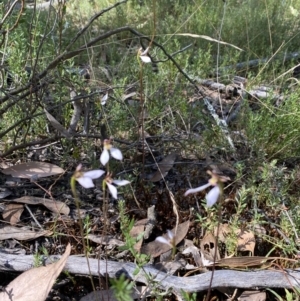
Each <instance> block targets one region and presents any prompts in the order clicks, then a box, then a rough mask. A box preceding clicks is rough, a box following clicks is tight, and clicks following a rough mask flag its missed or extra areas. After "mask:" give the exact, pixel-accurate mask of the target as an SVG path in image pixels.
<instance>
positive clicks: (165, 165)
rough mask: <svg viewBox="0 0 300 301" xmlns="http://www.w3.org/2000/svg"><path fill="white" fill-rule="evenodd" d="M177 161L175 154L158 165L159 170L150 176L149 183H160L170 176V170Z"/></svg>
mask: <svg viewBox="0 0 300 301" xmlns="http://www.w3.org/2000/svg"><path fill="white" fill-rule="evenodd" d="M175 160H176V154H175V153H171V154H170V155H168V156H166V157H165V158H164V159H163V160H162V161H161V162H159V163H158V164H157V165H158V170H157V171H156V172H155V173H154V174H153V175H151V176H150V178H149V181H151V182H158V181H160V180H161V179H162V178H164V177H165V176H166V175H167V174H168V172H169V170H170V169H171V168H172V167H173V165H174V162H175Z"/></svg>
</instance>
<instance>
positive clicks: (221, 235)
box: [214, 224, 231, 243]
mask: <svg viewBox="0 0 300 301" xmlns="http://www.w3.org/2000/svg"><path fill="white" fill-rule="evenodd" d="M218 228H219V231H218ZM230 232H231V230H230V228H229V225H228V224H220V225H219V226H218V227H215V229H214V235H215V237H217V235H218V239H219V241H220V242H223V243H225V241H226V237H227V235H228V234H229V233H230Z"/></svg>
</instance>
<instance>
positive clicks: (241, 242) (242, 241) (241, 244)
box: [236, 229, 255, 256]
mask: <svg viewBox="0 0 300 301" xmlns="http://www.w3.org/2000/svg"><path fill="white" fill-rule="evenodd" d="M236 234H237V236H238V242H237V244H238V245H237V247H238V251H250V252H251V254H252V256H253V255H254V248H255V237H254V234H253V232H251V231H247V230H244V231H242V230H240V229H239V230H238V231H237V233H236Z"/></svg>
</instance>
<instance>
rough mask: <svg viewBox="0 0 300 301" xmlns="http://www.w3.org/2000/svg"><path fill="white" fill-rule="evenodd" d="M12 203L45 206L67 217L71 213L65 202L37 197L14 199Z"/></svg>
mask: <svg viewBox="0 0 300 301" xmlns="http://www.w3.org/2000/svg"><path fill="white" fill-rule="evenodd" d="M10 201H11V202H15V203H22V204H29V205H44V206H45V207H46V208H48V209H49V210H51V211H52V212H54V213H61V214H65V215H68V214H69V213H70V208H69V207H68V206H67V205H66V204H65V203H63V202H60V201H55V200H50V199H44V198H39V197H35V196H23V197H21V198H18V199H13V200H10Z"/></svg>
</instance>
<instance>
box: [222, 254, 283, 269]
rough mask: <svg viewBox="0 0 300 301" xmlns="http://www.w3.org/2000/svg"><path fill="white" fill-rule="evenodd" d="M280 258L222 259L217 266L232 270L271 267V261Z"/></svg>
mask: <svg viewBox="0 0 300 301" xmlns="http://www.w3.org/2000/svg"><path fill="white" fill-rule="evenodd" d="M275 259H278V257H263V256H240V257H228V258H222V259H220V260H219V261H218V262H217V263H216V265H218V266H223V267H230V268H248V267H255V266H256V267H258V266H264V265H269V262H270V261H274V260H275Z"/></svg>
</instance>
